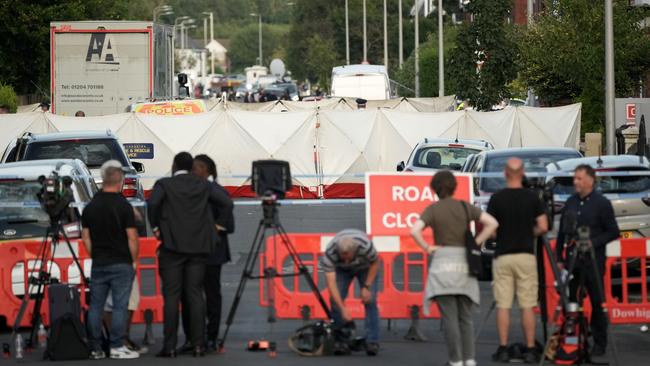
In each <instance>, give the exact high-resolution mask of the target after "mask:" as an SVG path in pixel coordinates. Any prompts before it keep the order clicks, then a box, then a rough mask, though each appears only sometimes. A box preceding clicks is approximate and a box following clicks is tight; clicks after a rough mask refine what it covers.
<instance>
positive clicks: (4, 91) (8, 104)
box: [0, 82, 18, 113]
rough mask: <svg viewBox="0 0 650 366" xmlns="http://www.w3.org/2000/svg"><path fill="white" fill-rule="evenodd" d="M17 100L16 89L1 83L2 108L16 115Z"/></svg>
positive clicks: (0, 104) (0, 97) (0, 101)
mask: <svg viewBox="0 0 650 366" xmlns="http://www.w3.org/2000/svg"><path fill="white" fill-rule="evenodd" d="M17 99H18V98H17V97H16V92H14V88H12V87H11V85H4V84H3V83H2V82H0V108H7V109H8V110H9V113H16V109H17V102H18V101H17Z"/></svg>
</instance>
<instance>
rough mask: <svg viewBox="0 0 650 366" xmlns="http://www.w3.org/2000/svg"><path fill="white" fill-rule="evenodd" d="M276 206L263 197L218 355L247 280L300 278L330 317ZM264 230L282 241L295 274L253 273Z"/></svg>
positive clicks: (222, 348) (271, 319)
mask: <svg viewBox="0 0 650 366" xmlns="http://www.w3.org/2000/svg"><path fill="white" fill-rule="evenodd" d="M278 206H279V204H278V201H277V200H276V198H275V197H262V211H263V213H264V218H263V219H262V220H260V223H259V225H258V227H257V232H256V233H255V238H254V239H253V243H252V245H251V250H250V252H249V253H248V257H247V258H246V264H245V266H244V270H243V271H242V275H241V279H240V281H239V286H238V287H237V291H236V293H235V298H234V300H233V303H232V306H231V307H230V312H229V313H228V318H227V320H226V330H225V332H224V335H223V338H222V339H221V341H220V342H219V352H223V351H224V344H225V343H226V339H227V337H228V333H229V331H230V327H231V325H232V323H233V320H234V318H235V313H236V312H237V307H238V306H239V302H240V301H241V298H242V295H243V294H244V290H245V287H246V282H247V281H248V280H249V279H257V280H262V279H266V280H269V281H270V282H271V284H272V281H273V280H274V279H275V278H277V277H295V276H303V277H304V278H305V280H306V281H307V284H308V285H309V288H310V290H311V291H312V292H313V294H314V296H316V299H317V300H318V303H319V304H320V306H321V307H322V308H323V310H324V311H325V314H326V316H327V319H331V318H332V315H331V312H330V310H329V307H328V306H327V303H326V302H325V299H324V298H323V296H322V295H321V293H320V291H319V290H318V286H316V283H315V282H314V279H313V278H312V276H311V274H310V273H309V269H308V268H307V267H306V266H305V265H304V263H303V262H302V260H301V259H300V255H299V254H298V252H297V251H296V248H295V247H294V246H293V244H292V243H291V240H290V239H289V236H288V235H287V232H286V231H285V230H284V227H283V226H282V224H281V223H280V219H279V216H278ZM267 230H272V232H273V234H274V235H279V236H280V241H281V242H282V245H284V246H285V247H286V249H287V251H288V252H289V256H290V257H291V259H292V260H293V262H294V263H295V265H296V266H297V267H298V271H297V272H292V273H277V271H276V270H275V269H274V268H271V267H269V268H266V269H265V270H264V273H263V274H260V275H254V274H253V273H254V269H255V263H256V260H257V258H258V257H259V254H260V251H261V250H262V246H263V245H264V241H265V239H266V232H267ZM276 260H277V258H276ZM268 291H269V292H272V291H273V290H272V289H269V290H268ZM270 308H271V311H273V304H270ZM274 321H275V319H274V316H273V314H272V313H271V314H270V315H269V322H271V323H272V322H274ZM271 352H274V349H273V346H272V347H271Z"/></svg>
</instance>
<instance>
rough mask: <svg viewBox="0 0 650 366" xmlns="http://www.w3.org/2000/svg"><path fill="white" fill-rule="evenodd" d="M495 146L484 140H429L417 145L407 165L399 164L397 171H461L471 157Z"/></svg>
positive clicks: (426, 139)
mask: <svg viewBox="0 0 650 366" xmlns="http://www.w3.org/2000/svg"><path fill="white" fill-rule="evenodd" d="M493 149H494V146H492V144H490V143H489V142H487V141H483V140H459V139H428V138H425V139H424V140H422V142H420V143H418V144H417V145H415V148H413V150H412V151H411V154H410V155H409V158H408V160H407V161H406V163H404V162H403V161H401V162H400V163H399V164H397V171H398V172H401V171H406V172H421V171H432V170H439V169H450V170H458V171H459V170H461V169H462V167H463V165H464V164H465V161H466V160H467V158H468V157H469V156H470V155H473V154H477V153H480V152H482V151H486V150H493Z"/></svg>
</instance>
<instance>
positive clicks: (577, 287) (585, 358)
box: [539, 227, 618, 366]
mask: <svg viewBox="0 0 650 366" xmlns="http://www.w3.org/2000/svg"><path fill="white" fill-rule="evenodd" d="M568 242H569V245H568V249H567V257H568V259H569V263H568V265H567V268H566V271H567V277H566V278H562V274H561V273H560V270H559V267H558V265H557V263H556V261H555V258H554V256H553V255H551V254H549V258H551V259H552V260H551V263H552V265H551V267H552V268H553V272H554V275H555V278H556V283H557V290H558V292H559V294H560V304H559V305H558V307H557V308H556V309H555V313H554V315H553V323H556V324H557V320H558V319H559V316H560V314H561V313H562V315H564V317H565V318H566V315H567V313H568V312H569V310H568V309H569V302H570V301H576V302H577V304H578V310H577V314H578V319H577V320H578V327H579V337H578V343H577V345H578V360H577V364H583V363H592V364H594V362H593V361H592V359H591V355H590V350H589V342H588V338H589V322H588V320H587V319H586V317H585V315H584V311H583V305H584V298H585V292H586V287H585V279H586V275H585V273H584V271H587V270H591V271H592V274H593V276H595V277H594V278H595V279H596V281H595V282H596V291H597V295H598V297H599V299H600V300H601V301H603V302H604V301H605V292H604V290H603V284H602V282H601V280H600V279H601V278H602V277H601V273H600V270H599V269H598V262H597V260H596V252H595V250H594V248H593V246H592V245H591V242H590V241H589V229H588V228H582V227H581V228H578V234H577V237H575V235H573V237H572V238H571V239H570V240H569V241H568ZM547 246H548V250H550V245H547ZM549 253H550V252H549ZM579 264H580V273H579V275H578V276H577V280H576V281H575V282H574V283H571V280H572V279H574V278H573V273H574V272H575V270H576V268H578V265H579ZM567 290H570V291H571V293H572V294H571V295H569V293H568V292H567ZM574 296H575V298H573V297H574ZM602 306H603V312H604V313H605V314H607V307H606V306H604V304H602ZM605 316H606V315H605ZM559 330H561V329H559ZM610 337H611V338H613V336H612V335H610ZM611 344H612V348H613V355H614V361H615V362H616V364H618V355H617V351H616V343H615V342H614V339H612V341H611ZM550 346H551V338H549V339H548V340H547V342H546V345H545V347H544V352H543V353H542V357H541V359H540V362H539V365H540V366H542V365H544V363H545V361H546V353H547V352H548V350H549V348H550ZM604 364H608V363H604Z"/></svg>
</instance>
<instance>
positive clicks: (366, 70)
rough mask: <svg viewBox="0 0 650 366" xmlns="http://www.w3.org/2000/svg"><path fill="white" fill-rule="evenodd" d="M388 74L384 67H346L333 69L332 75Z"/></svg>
mask: <svg viewBox="0 0 650 366" xmlns="http://www.w3.org/2000/svg"><path fill="white" fill-rule="evenodd" d="M350 74H387V72H386V67H384V66H383V65H345V66H336V67H334V68H332V75H350Z"/></svg>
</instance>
